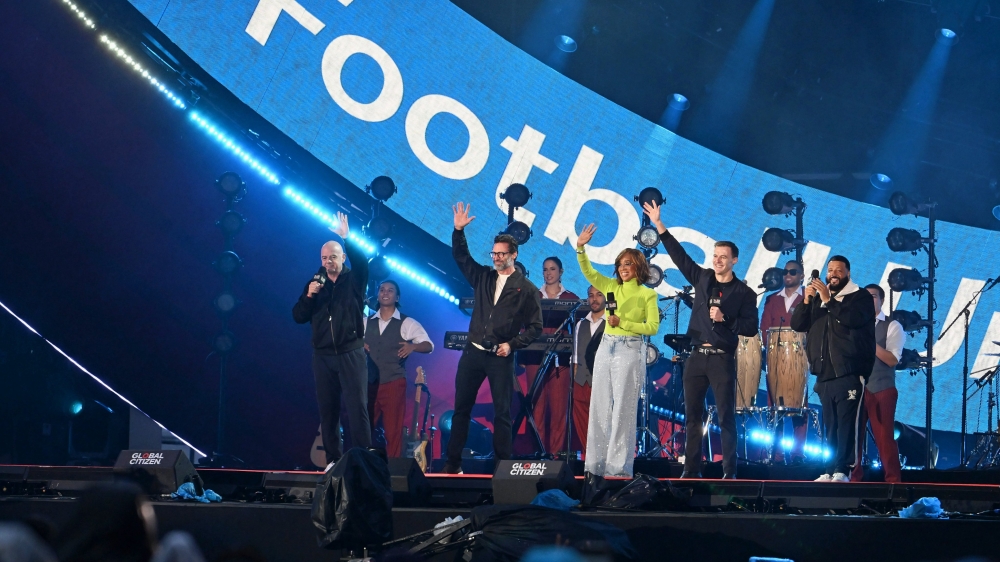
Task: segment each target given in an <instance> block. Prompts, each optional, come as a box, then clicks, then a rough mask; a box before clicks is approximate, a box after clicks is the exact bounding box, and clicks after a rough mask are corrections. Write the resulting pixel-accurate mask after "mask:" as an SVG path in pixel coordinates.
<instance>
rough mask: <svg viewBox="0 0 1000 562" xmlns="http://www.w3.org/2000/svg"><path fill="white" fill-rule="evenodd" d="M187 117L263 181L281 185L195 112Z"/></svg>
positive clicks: (265, 169)
mask: <svg viewBox="0 0 1000 562" xmlns="http://www.w3.org/2000/svg"><path fill="white" fill-rule="evenodd" d="M188 115H189V117H191V120H192V121H194V122H195V123H196V124H197V125H198V126H199V127H201V128H202V130H204V131H205V132H206V133H208V134H209V135H211V136H212V137H213V138H214V139H215V140H217V141H219V144H221V145H222V146H224V147H226V148H227V149H229V151H230V152H232V153H233V154H235V155H236V156H239V157H240V158H241V159H242V160H243V161H244V162H246V163H247V165H248V166H250V167H251V168H253V169H254V170H255V171H256V172H257V173H259V174H260V175H262V176H264V179H266V180H267V181H269V182H271V183H273V184H274V185H280V184H281V180H279V179H278V176H277V175H275V174H274V172H272V171H271V170H269V169H267V168H266V167H264V166H263V165H262V164H261V163H260V162H259V161H257V159H256V158H254V157H253V156H250V153H248V152H247V151H245V150H243V148H242V147H240V145H238V144H236V143H235V142H233V139H231V138H229V137H228V136H226V135H225V134H224V133H223V132H222V131H220V130H219V129H217V128H215V125H213V124H212V123H211V122H209V121H208V120H207V119H205V118H204V117H202V116H201V115H200V114H199V113H198V112H197V111H193V110H192V111H191V113H189V114H188Z"/></svg>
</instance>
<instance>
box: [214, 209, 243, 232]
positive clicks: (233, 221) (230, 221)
mask: <svg viewBox="0 0 1000 562" xmlns="http://www.w3.org/2000/svg"><path fill="white" fill-rule="evenodd" d="M246 222H247V219H245V218H243V215H241V214H239V213H237V212H236V211H233V210H229V211H226V212H225V213H222V218H221V219H219V220H217V221H215V224H216V226H218V227H219V228H220V229H221V230H222V233H223V234H225V235H226V236H227V237H230V238H231V237H233V236H236V235H237V234H239V233H240V231H241V230H243V225H244V224H246Z"/></svg>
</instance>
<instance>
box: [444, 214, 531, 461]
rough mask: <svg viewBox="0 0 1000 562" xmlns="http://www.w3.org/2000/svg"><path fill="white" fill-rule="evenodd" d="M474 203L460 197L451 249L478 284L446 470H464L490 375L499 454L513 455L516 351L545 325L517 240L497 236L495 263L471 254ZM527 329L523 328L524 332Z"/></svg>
mask: <svg viewBox="0 0 1000 562" xmlns="http://www.w3.org/2000/svg"><path fill="white" fill-rule="evenodd" d="M469 208H470V205H466V204H464V203H461V202H459V203H458V204H456V205H455V206H454V207H453V208H452V211H454V214H455V230H454V231H453V232H452V234H451V248H452V249H451V252H452V257H454V258H455V263H457V264H458V269H459V270H461V272H462V275H464V276H465V279H466V280H467V281H468V282H469V284H470V285H472V289H473V296H474V297H475V306H474V307H473V309H472V319H471V320H470V321H469V343H468V344H467V345H466V346H465V349H464V350H463V351H462V357H461V358H460V359H459V360H458V370H457V372H456V373H455V415H454V416H453V417H452V421H451V440H450V441H449V442H448V459H447V462H446V463H445V466H444V472H445V473H448V474H461V472H462V449H463V448H465V440H466V438H467V437H468V436H469V420H470V419H471V417H472V407H473V406H474V405H475V403H476V395H477V394H479V387H480V386H482V384H483V380H485V379H489V381H490V393H491V394H492V398H493V454H494V458H495V459H496V460H503V459H509V458H510V456H511V438H512V435H511V419H510V401H511V395H512V394H513V392H514V351H516V350H518V349H521V348H523V347H525V346H527V345H528V344H529V343H531V342H532V341H533V340H534V339H535V338H536V337H538V335H539V333H541V330H542V302H541V296H540V293H539V292H538V287H536V286H535V285H534V284H532V283H531V281H528V279H527V278H525V277H524V275H522V274H521V273H520V272H518V271H517V270H516V269H515V268H514V260H516V259H517V241H516V240H514V237H513V236H510V235H509V234H501V235H499V236H497V237H496V238H494V239H493V251H492V252H490V258H492V260H493V267H489V266H485V265H480V264H479V263H477V262H476V260H474V259H473V258H472V255H471V254H470V253H469V244H468V242H467V241H466V239H465V227H466V226H468V225H469V223H471V222H472V221H473V220H475V218H476V217H474V216H473V217H470V216H469ZM522 329H523V331H522Z"/></svg>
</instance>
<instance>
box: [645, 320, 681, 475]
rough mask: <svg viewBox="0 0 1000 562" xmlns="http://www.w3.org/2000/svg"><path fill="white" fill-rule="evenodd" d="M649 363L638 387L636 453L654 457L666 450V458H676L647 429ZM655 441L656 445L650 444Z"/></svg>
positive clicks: (648, 421) (648, 420) (649, 418)
mask: <svg viewBox="0 0 1000 562" xmlns="http://www.w3.org/2000/svg"><path fill="white" fill-rule="evenodd" d="M642 339H643V342H644V343H646V344H647V345H648V342H647V341H646V340H647V338H645V337H643V338H642ZM650 384H651V383H650V382H649V365H646V377H645V380H644V381H643V382H642V387H641V388H640V389H639V401H640V402H641V404H642V406H641V408H642V409H641V410H640V411H639V413H640V415H641V416H642V417H641V418H640V419H641V421H640V424H639V429H638V431H637V434H638V435H636V439H637V441H638V442H639V454H638V455H636V456H638V457H640V458H647V459H650V458H656V457H658V456H659V455H660V453H662V452H664V451H666V452H667V455H668V458H670V460H677V458H676V457H675V456H674V455H673V454H672V453H671V452H670V451H669V450H667V448H666V447H664V446H663V443H661V442H660V438H659V436H657V435H656V434H655V433H653V431H652V430H651V429H649V423H650V420H651V417H650V415H649V385H650ZM653 443H656V446H651V445H652V444H653Z"/></svg>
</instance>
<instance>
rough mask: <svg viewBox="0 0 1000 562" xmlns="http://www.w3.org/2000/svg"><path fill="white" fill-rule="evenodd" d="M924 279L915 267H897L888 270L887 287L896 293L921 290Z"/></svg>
mask: <svg viewBox="0 0 1000 562" xmlns="http://www.w3.org/2000/svg"><path fill="white" fill-rule="evenodd" d="M926 281H927V279H925V278H924V276H923V275H921V274H920V272H919V271H917V270H916V269H907V268H902V267H899V268H896V269H893V270H892V271H890V272H889V288H890V289H892V290H893V291H896V292H897V293H904V292H907V291H921V290H923V288H924V283H925V282H926Z"/></svg>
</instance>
